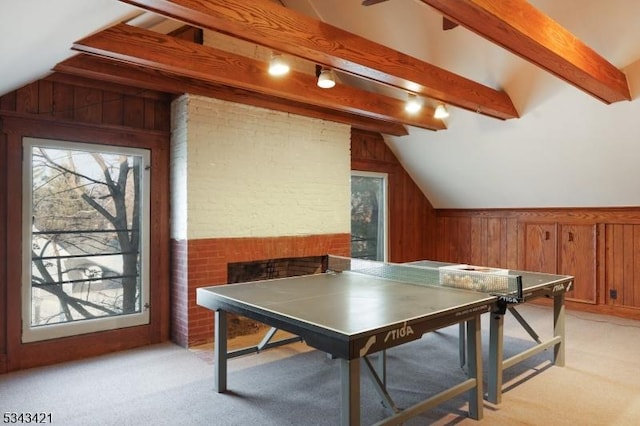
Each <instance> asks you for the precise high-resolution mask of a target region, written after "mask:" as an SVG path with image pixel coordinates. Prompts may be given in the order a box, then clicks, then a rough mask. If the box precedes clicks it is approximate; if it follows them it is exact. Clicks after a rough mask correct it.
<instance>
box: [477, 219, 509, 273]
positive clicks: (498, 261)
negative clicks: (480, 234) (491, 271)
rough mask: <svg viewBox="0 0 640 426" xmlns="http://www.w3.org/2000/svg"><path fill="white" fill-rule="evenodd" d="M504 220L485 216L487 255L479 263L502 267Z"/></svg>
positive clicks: (503, 263) (504, 238) (504, 236)
mask: <svg viewBox="0 0 640 426" xmlns="http://www.w3.org/2000/svg"><path fill="white" fill-rule="evenodd" d="M504 223H505V221H504V220H503V219H500V218H495V217H491V218H487V243H486V244H487V255H486V257H485V263H483V264H481V265H487V266H493V267H503V266H505V261H504V259H503V257H504V256H503V254H504V246H505V240H506V233H505V232H504V231H503V228H504Z"/></svg>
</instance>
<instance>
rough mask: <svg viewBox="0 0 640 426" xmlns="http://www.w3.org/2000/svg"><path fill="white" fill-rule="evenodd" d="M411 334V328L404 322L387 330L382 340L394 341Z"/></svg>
mask: <svg viewBox="0 0 640 426" xmlns="http://www.w3.org/2000/svg"><path fill="white" fill-rule="evenodd" d="M411 335H413V328H411V326H410V325H407V323H406V322H405V323H404V325H403V326H402V327H400V328H396V329H395V330H391V331H389V332H388V333H387V335H386V336H385V338H384V341H385V342H388V341H389V340H391V341H394V340H398V339H402V338H404V337H408V336H411Z"/></svg>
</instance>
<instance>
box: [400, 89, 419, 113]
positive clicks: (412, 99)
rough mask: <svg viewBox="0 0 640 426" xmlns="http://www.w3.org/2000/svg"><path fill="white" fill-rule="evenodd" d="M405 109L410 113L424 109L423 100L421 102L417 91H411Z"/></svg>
mask: <svg viewBox="0 0 640 426" xmlns="http://www.w3.org/2000/svg"><path fill="white" fill-rule="evenodd" d="M404 109H405V110H406V111H407V112H408V113H409V114H415V113H417V112H418V111H420V109H422V102H420V100H419V99H418V96H417V95H416V94H415V93H409V95H408V98H407V103H406V105H405V106H404Z"/></svg>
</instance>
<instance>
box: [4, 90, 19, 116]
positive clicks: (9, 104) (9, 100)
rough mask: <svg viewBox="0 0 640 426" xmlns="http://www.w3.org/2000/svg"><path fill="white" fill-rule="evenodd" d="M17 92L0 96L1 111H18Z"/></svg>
mask: <svg viewBox="0 0 640 426" xmlns="http://www.w3.org/2000/svg"><path fill="white" fill-rule="evenodd" d="M16 99H17V96H16V92H15V91H13V92H10V93H7V94H6V95H3V96H0V110H4V111H14V112H15V110H16Z"/></svg>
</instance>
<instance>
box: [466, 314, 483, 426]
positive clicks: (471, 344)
mask: <svg viewBox="0 0 640 426" xmlns="http://www.w3.org/2000/svg"><path fill="white" fill-rule="evenodd" d="M481 333H482V330H481V327H480V316H479V315H478V316H477V317H475V318H474V319H472V320H469V321H467V323H466V335H467V354H466V355H467V364H468V371H467V376H468V377H469V378H474V379H475V380H476V386H475V388H473V389H471V390H469V417H471V418H472V419H476V420H480V419H482V415H483V400H484V391H483V386H482V380H483V374H482V334H481Z"/></svg>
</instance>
